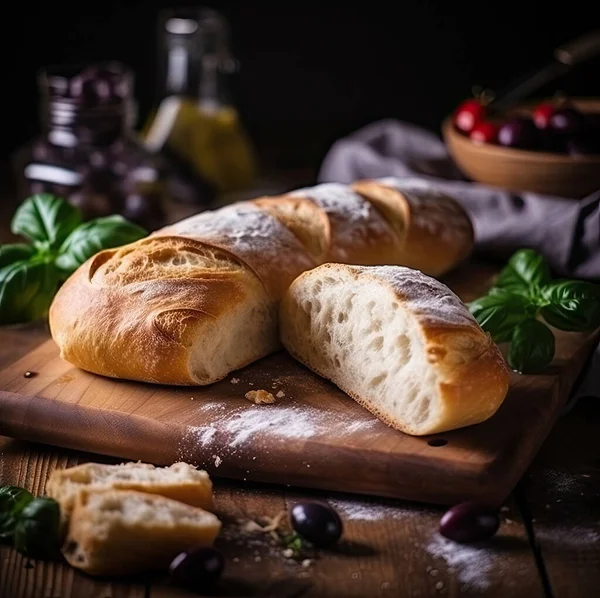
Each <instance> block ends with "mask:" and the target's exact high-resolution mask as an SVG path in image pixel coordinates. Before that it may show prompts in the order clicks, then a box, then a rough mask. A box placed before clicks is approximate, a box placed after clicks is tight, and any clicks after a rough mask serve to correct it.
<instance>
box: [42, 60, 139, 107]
mask: <svg viewBox="0 0 600 598" xmlns="http://www.w3.org/2000/svg"><path fill="white" fill-rule="evenodd" d="M38 81H39V85H40V88H41V90H42V93H43V94H44V95H45V96H46V97H47V98H48V99H49V100H51V101H55V100H60V101H64V102H66V103H68V104H73V105H77V106H79V107H82V108H96V107H102V106H107V107H108V106H118V105H122V104H125V103H129V102H130V100H131V99H132V97H133V73H132V71H131V70H130V69H129V68H128V67H126V66H125V65H124V64H122V63H120V62H103V63H95V64H90V65H61V66H51V67H47V68H45V69H43V70H42V71H41V72H40V73H39V77H38Z"/></svg>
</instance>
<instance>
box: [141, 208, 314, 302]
mask: <svg viewBox="0 0 600 598" xmlns="http://www.w3.org/2000/svg"><path fill="white" fill-rule="evenodd" d="M152 236H154V237H157V236H161V237H162V236H177V237H187V238H190V239H194V240H199V241H202V242H203V243H207V244H209V245H212V246H213V247H218V248H219V249H222V250H224V251H227V252H229V253H231V254H232V255H234V256H235V257H236V258H237V259H238V260H240V261H241V262H243V263H244V264H245V265H246V266H247V267H249V268H250V269H251V270H252V271H253V272H254V273H255V274H256V275H257V276H258V278H259V279H260V280H261V281H262V283H263V284H264V286H265V288H266V289H267V292H268V293H269V296H270V297H271V299H272V300H273V301H279V300H280V299H281V297H282V296H283V293H285V291H286V289H287V288H288V287H289V286H290V284H291V283H292V281H293V280H294V278H296V277H297V276H298V275H299V274H301V273H302V272H304V271H305V270H309V269H310V268H313V267H314V266H316V263H315V262H314V261H313V260H312V259H311V257H310V256H309V254H308V253H307V251H306V250H305V248H304V246H303V245H302V243H301V242H300V240H299V239H298V238H297V237H296V236H295V235H294V234H293V233H292V232H290V230H289V229H288V228H287V227H285V226H284V225H283V224H282V223H281V222H280V221H279V220H278V219H277V218H274V217H273V216H271V215H270V214H268V213H267V212H265V211H263V210H261V209H260V208H258V207H257V206H255V205H253V204H252V203H251V202H238V203H235V204H231V205H228V206H225V207H224V208H220V209H218V210H213V211H207V212H203V213H201V214H198V215H197V216H192V217H190V218H186V219H185V220H181V221H180V222H177V223H175V224H172V225H170V226H167V227H165V228H163V229H159V230H157V231H156V232H154V233H152Z"/></svg>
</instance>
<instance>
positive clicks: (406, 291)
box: [280, 264, 509, 435]
mask: <svg viewBox="0 0 600 598" xmlns="http://www.w3.org/2000/svg"><path fill="white" fill-rule="evenodd" d="M280 329H281V340H282V342H283V344H284V346H285V347H286V348H287V349H288V351H289V352H290V353H291V354H292V355H293V356H294V357H296V358H297V359H298V360H299V361H301V362H302V363H304V364H305V365H306V366H308V367H309V368H310V369H312V370H313V371H315V372H316V373H318V374H320V375H321V376H324V377H325V378H328V379H329V380H331V381H332V382H334V383H335V384H336V385H337V386H338V387H339V388H340V389H342V390H343V391H344V392H346V393H347V394H348V395H350V396H351V397H353V398H354V399H355V400H356V401H358V402H359V403H360V404H361V405H363V406H364V407H366V408H367V409H368V410H369V411H371V412H372V413H373V414H375V415H376V416H377V417H378V418H380V419H381V420H383V421H384V422H386V423H387V424H389V425H390V426H392V427H394V428H397V429H398V430H402V431H404V432H406V433H408V434H413V435H424V434H432V433H435V432H444V431H447V430H452V429H455V428H460V427H463V426H468V425H471V424H476V423H479V422H482V421H484V420H486V419H488V418H489V417H491V416H492V415H493V414H494V413H495V412H496V410H497V409H498V407H499V406H500V405H501V403H502V401H503V400H504V398H505V396H506V393H507V390H508V381H509V373H508V369H507V367H506V364H505V362H504V359H503V357H502V354H501V353H500V351H499V349H498V348H497V346H496V345H495V344H494V342H493V341H492V340H491V338H490V336H489V335H488V334H487V333H485V332H484V331H483V330H482V329H481V328H480V326H479V325H478V323H477V321H476V320H475V319H474V318H473V316H472V315H471V314H470V312H469V310H468V309H467V307H466V306H465V305H464V303H463V302H462V301H461V300H460V299H459V298H458V297H457V296H456V295H455V294H454V293H453V292H452V291H451V290H450V289H449V288H447V287H446V286H445V285H443V284H442V283H441V282H439V281H437V280H435V279H433V278H431V277H429V276H426V275H425V274H423V273H421V272H419V271H417V270H413V269H410V268H405V267H400V266H366V267H365V266H363V267H361V266H349V265H343V264H325V265H322V266H319V267H318V268H315V269H313V270H312V271H310V272H306V273H304V274H302V275H301V276H300V277H298V278H297V279H296V280H295V281H294V282H293V283H292V285H291V287H290V288H289V289H288V291H287V293H286V295H285V297H284V299H283V301H282V303H281V307H280Z"/></svg>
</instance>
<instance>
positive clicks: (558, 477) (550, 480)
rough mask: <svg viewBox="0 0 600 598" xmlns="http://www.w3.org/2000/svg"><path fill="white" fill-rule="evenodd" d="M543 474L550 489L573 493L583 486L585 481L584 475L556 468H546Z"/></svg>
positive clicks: (545, 483)
mask: <svg viewBox="0 0 600 598" xmlns="http://www.w3.org/2000/svg"><path fill="white" fill-rule="evenodd" d="M542 476H543V482H544V485H545V486H547V487H548V489H552V490H556V491H557V492H560V493H569V494H571V493H573V492H575V491H577V490H579V488H580V487H581V486H582V483H583V482H584V481H585V480H584V479H582V477H583V476H578V475H576V474H572V473H567V472H565V471H556V470H554V469H546V470H545V471H544V473H543V474H542Z"/></svg>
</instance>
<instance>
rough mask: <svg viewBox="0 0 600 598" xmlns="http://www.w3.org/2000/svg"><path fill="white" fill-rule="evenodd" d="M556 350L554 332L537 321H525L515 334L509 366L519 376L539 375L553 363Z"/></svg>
mask: <svg viewBox="0 0 600 598" xmlns="http://www.w3.org/2000/svg"><path fill="white" fill-rule="evenodd" d="M554 350H555V340H554V335H553V334H552V330H550V328H548V326H546V325H545V324H544V323H542V322H538V321H537V320H525V321H524V322H521V323H520V324H519V325H518V326H517V327H516V328H515V330H514V332H513V335H512V339H511V343H510V348H509V351H508V364H509V365H510V367H511V368H512V369H513V370H515V371H516V372H518V373H519V374H537V373H539V372H541V371H543V370H544V369H545V368H546V367H548V366H549V365H550V364H551V363H552V359H553V357H554Z"/></svg>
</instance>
